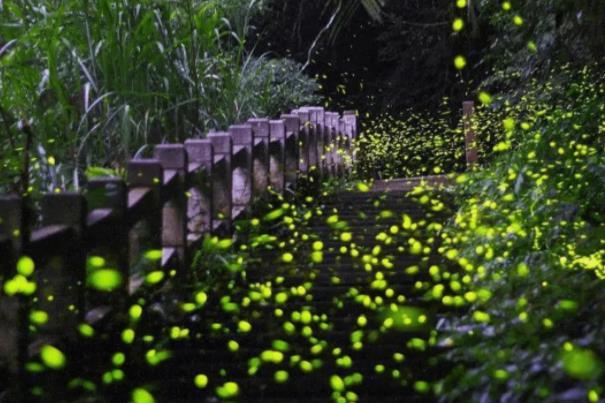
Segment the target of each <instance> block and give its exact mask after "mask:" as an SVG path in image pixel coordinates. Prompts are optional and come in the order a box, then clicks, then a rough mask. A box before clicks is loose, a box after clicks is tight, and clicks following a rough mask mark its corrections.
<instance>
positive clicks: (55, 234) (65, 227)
mask: <svg viewBox="0 0 605 403" xmlns="http://www.w3.org/2000/svg"><path fill="white" fill-rule="evenodd" d="M40 204H41V216H42V227H41V228H40V229H38V230H35V231H33V232H32V235H31V242H30V244H29V245H28V248H27V250H25V251H24V252H25V254H26V255H28V256H31V257H32V258H33V259H34V261H35V262H36V270H35V272H34V278H35V282H36V285H37V289H36V296H37V297H38V298H37V301H36V302H35V304H34V306H35V308H36V309H37V310H41V311H44V312H46V313H47V314H48V321H47V322H46V323H45V324H42V325H40V326H39V329H40V332H41V333H42V334H44V335H46V336H50V337H52V338H56V339H59V340H60V339H63V338H64V337H67V338H72V337H75V334H76V333H75V332H76V329H77V325H78V324H79V323H80V322H81V321H82V319H83V317H84V309H85V304H84V302H85V301H84V285H85V283H86V245H85V243H84V236H85V234H84V230H85V228H86V227H85V225H86V214H87V208H86V200H85V199H84V197H83V196H82V195H80V194H78V193H48V194H45V195H44V196H43V197H42V201H41V203H40Z"/></svg>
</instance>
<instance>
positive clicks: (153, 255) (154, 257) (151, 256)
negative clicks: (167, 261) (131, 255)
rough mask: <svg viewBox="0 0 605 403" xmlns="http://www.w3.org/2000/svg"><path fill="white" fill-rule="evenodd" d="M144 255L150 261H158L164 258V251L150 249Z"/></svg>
mask: <svg viewBox="0 0 605 403" xmlns="http://www.w3.org/2000/svg"><path fill="white" fill-rule="evenodd" d="M144 256H145V259H147V260H149V261H150V262H156V261H158V260H160V259H161V258H162V251H161V250H159V249H153V250H148V251H147V252H145V255H144Z"/></svg>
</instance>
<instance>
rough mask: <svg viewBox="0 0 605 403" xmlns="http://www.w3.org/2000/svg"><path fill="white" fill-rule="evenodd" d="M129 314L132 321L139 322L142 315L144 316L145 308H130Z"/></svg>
mask: <svg viewBox="0 0 605 403" xmlns="http://www.w3.org/2000/svg"><path fill="white" fill-rule="evenodd" d="M128 314H129V315H130V319H132V320H133V321H137V320H139V319H140V318H141V315H142V314H143V308H142V307H141V305H136V304H135V305H133V306H131V307H130V309H129V310H128Z"/></svg>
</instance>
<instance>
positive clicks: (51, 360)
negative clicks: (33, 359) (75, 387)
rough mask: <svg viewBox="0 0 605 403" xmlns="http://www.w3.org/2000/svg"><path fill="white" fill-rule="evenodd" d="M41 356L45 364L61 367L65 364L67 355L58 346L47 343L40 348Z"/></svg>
mask: <svg viewBox="0 0 605 403" xmlns="http://www.w3.org/2000/svg"><path fill="white" fill-rule="evenodd" d="M40 358H41V359H42V362H43V363H44V365H46V366H47V367H48V368H51V369H61V368H63V367H64V366H65V361H66V360H65V355H64V354H63V352H62V351H61V350H59V349H58V348H56V347H54V346H51V345H50V344H46V345H44V346H42V348H41V349H40Z"/></svg>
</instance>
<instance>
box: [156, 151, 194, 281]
mask: <svg viewBox="0 0 605 403" xmlns="http://www.w3.org/2000/svg"><path fill="white" fill-rule="evenodd" d="M154 157H155V158H156V159H157V160H158V161H160V164H162V169H163V170H164V183H163V186H162V202H163V206H162V256H163V257H162V267H164V268H168V267H170V268H174V266H176V267H178V269H179V270H177V273H179V274H181V275H182V274H184V271H185V270H186V269H187V267H188V262H189V259H188V258H187V248H186V247H187V196H186V194H185V183H186V180H187V178H186V175H187V167H188V162H187V153H186V152H185V146H184V145H183V144H159V145H157V146H155V149H154Z"/></svg>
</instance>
